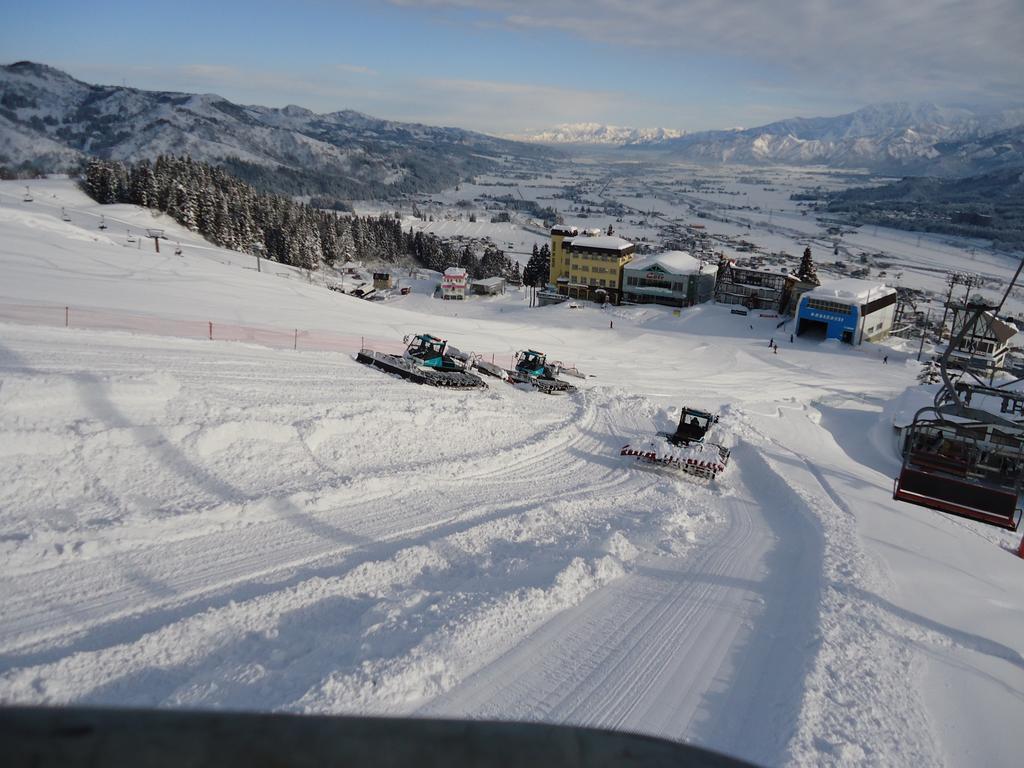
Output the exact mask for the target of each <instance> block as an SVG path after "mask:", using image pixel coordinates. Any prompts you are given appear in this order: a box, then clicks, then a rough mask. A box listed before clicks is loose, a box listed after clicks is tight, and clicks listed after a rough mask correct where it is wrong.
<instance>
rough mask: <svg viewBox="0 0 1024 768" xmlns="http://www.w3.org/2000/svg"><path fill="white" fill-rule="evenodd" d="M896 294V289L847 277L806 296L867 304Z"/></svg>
mask: <svg viewBox="0 0 1024 768" xmlns="http://www.w3.org/2000/svg"><path fill="white" fill-rule="evenodd" d="M894 293H896V289H895V288H890V287H889V286H887V285H882V284H881V283H872V282H871V281H870V280H858V279H856V278H853V277H845V278H842V279H839V280H829V281H828V282H827V283H822V284H821V285H819V286H818V287H817V288H815V289H813V290H810V291H808V292H807V293H805V294H804V296H809V297H811V298H815V299H826V300H831V301H837V300H838V301H841V302H857V303H858V304H867V303H868V302H870V301H875V300H877V299H881V298H884V297H886V296H892V295H893V294H894Z"/></svg>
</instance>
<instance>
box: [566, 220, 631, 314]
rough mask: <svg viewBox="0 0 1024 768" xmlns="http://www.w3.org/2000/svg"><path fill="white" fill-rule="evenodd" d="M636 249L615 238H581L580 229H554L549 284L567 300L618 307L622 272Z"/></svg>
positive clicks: (585, 236)
mask: <svg viewBox="0 0 1024 768" xmlns="http://www.w3.org/2000/svg"><path fill="white" fill-rule="evenodd" d="M635 251H636V246H635V245H634V244H633V243H631V242H629V241H628V240H623V239H622V238H621V237H616V236H615V235H593V236H588V235H580V234H579V230H577V229H576V227H568V226H565V225H562V224H558V225H556V226H554V227H552V228H551V272H550V274H549V282H550V283H551V284H552V285H554V286H555V287H556V289H557V290H558V292H559V293H560V294H562V295H563V296H571V297H572V298H574V299H589V300H591V301H601V302H604V301H609V302H611V303H612V304H618V303H619V300H620V299H621V297H622V268H623V267H624V266H625V265H626V264H628V263H629V262H630V261H631V260H632V258H633V253H634V252H635Z"/></svg>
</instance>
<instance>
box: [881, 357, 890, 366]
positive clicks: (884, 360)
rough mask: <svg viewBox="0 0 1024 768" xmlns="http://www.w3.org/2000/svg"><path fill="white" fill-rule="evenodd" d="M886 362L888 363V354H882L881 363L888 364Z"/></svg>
mask: <svg viewBox="0 0 1024 768" xmlns="http://www.w3.org/2000/svg"><path fill="white" fill-rule="evenodd" d="M888 364H889V356H888V355H882V365H888Z"/></svg>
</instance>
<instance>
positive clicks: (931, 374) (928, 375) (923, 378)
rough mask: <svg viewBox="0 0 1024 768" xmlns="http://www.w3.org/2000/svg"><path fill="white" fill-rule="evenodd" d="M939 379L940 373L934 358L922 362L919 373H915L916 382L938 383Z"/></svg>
mask: <svg viewBox="0 0 1024 768" xmlns="http://www.w3.org/2000/svg"><path fill="white" fill-rule="evenodd" d="M941 380H942V374H941V373H940V372H939V366H938V365H936V363H935V359H934V358H932V359H931V360H929V361H928V362H927V363H924V364H923V365H922V366H921V371H920V373H918V374H917V383H918V384H938V383H939V382H940V381H941Z"/></svg>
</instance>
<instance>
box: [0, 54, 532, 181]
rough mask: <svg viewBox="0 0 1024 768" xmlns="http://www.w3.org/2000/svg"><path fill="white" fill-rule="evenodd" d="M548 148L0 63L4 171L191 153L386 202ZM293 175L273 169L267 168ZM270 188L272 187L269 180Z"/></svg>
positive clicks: (241, 169)
mask: <svg viewBox="0 0 1024 768" xmlns="http://www.w3.org/2000/svg"><path fill="white" fill-rule="evenodd" d="M546 152H549V150H545V149H543V148H541V147H536V146H531V145H528V144H517V143H514V142H511V141H507V140H504V139H497V138H494V137H491V136H485V135H483V134H479V133H473V132H471V131H465V130H461V129H458V128H437V127H432V126H426V125H420V124H413V123H398V122H394V121H390V120H380V119H377V118H373V117H370V116H368V115H364V114H360V113H358V112H353V111H350V110H345V111H340V112H332V113H329V114H323V115H320V114H316V113H314V112H311V111H310V110H308V109H303V108H302V107H296V106H287V107H285V108H283V109H272V108H269V107H259V106H241V105H238V104H234V103H232V102H230V101H227V100H226V99H224V98H222V97H220V96H217V95H215V94H201V95H200V94H188V93H173V92H159V91H143V90H139V89H136V88H125V87H120V86H101V85H89V84H87V83H83V82H81V81H79V80H76V79H75V78H73V77H71V76H70V75H68V74H66V73H64V72H61V71H60V70H57V69H54V68H52V67H48V66H45V65H42V64H35V63H31V62H19V63H16V64H12V65H9V66H4V67H0V166H8V167H11V168H17V167H19V166H27V165H31V166H33V167H35V168H38V169H40V170H43V171H46V172H52V171H62V170H68V169H70V168H73V167H74V166H76V165H77V164H78V163H79V162H80V161H81V160H82V158H83V157H85V156H88V155H96V156H99V157H104V158H109V159H115V160H139V159H142V158H150V159H152V158H154V157H156V156H157V155H159V154H167V153H174V154H184V153H187V154H189V155H191V156H192V157H193V158H195V159H197V160H203V161H207V162H214V163H218V162H224V161H225V160H228V159H231V160H230V163H229V164H230V165H231V167H232V170H233V171H234V172H236V173H239V174H240V175H242V176H244V177H247V178H248V179H249V180H257V178H259V179H263V180H267V179H268V178H269V177H274V179H273V181H274V183H276V184H277V188H278V191H281V192H290V193H293V194H302V193H314V192H321V193H332V192H333V193H338V194H349V195H376V194H379V193H381V192H384V191H398V192H401V191H413V190H418V189H431V188H440V187H443V186H447V185H451V184H454V183H457V182H458V180H459V179H460V178H462V177H465V176H467V175H470V174H472V173H475V172H478V171H480V170H482V169H484V168H486V167H488V166H489V165H490V162H491V160H490V158H493V157H496V156H498V155H503V154H512V155H520V156H522V155H529V156H540V155H543V154H545V153H546ZM270 170H274V171H281V170H284V171H286V172H285V173H283V174H282V173H277V172H275V173H268V171H270ZM264 186H270V184H264Z"/></svg>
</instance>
